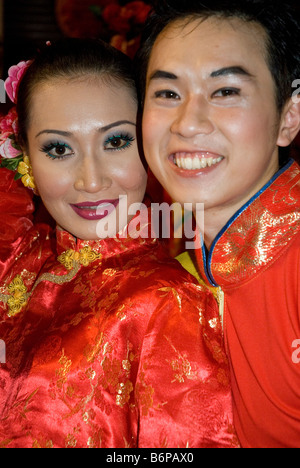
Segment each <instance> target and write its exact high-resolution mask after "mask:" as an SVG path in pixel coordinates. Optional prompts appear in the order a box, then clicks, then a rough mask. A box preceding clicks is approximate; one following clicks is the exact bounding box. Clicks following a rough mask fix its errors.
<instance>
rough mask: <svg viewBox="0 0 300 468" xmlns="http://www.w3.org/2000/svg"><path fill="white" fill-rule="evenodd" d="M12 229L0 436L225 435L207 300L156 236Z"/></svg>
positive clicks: (2, 293)
mask: <svg viewBox="0 0 300 468" xmlns="http://www.w3.org/2000/svg"><path fill="white" fill-rule="evenodd" d="M5 193H7V192H5ZM5 193H4V194H2V195H3V197H6V194H5ZM18 202H20V203H21V205H22V204H23V200H20V197H18V196H17V195H16V197H15V204H16V205H17V204H18ZM4 205H5V203H4ZM16 212H19V211H18V210H17V209H16ZM0 216H1V222H3V223H5V220H6V215H4V216H3V219H2V213H1V212H0ZM16 234H17V236H16V238H15V239H14V241H13V242H12V243H11V244H9V243H8V242H6V243H5V242H4V243H2V249H1V251H0V260H1V262H2V263H1V266H0V338H1V339H2V340H3V341H4V342H5V344H6V364H0V447H9V448H13V447H110V448H118V447H176V448H178V447H187V446H188V447H236V446H237V441H236V436H235V434H234V430H233V425H232V403H231V392H230V385H229V369H228V363H227V359H226V355H225V352H224V348H223V339H222V332H221V326H220V321H219V318H218V309H217V306H216V304H215V302H214V300H213V298H212V296H211V295H210V294H209V293H207V292H204V290H203V289H202V288H201V287H200V286H199V285H198V284H196V283H195V282H194V280H193V278H192V277H190V276H189V275H188V274H187V273H186V272H185V271H184V270H183V269H182V268H181V266H180V265H179V263H177V262H176V261H175V260H173V259H171V258H170V257H169V256H167V255H166V253H165V252H164V250H163V248H162V246H161V245H160V244H159V243H158V242H157V240H155V239H149V240H148V239H141V238H140V239H136V240H133V239H130V238H125V239H120V238H117V239H107V240H102V241H93V242H84V241H80V240H77V241H75V239H74V238H73V237H72V236H71V235H70V234H68V233H66V232H64V231H59V230H58V231H57V232H56V233H55V232H52V231H51V229H50V228H49V227H47V226H46V225H37V226H31V228H30V229H29V230H27V231H26V230H24V233H23V235H22V236H19V233H18V232H17V233H16ZM18 236H19V237H18ZM5 247H7V248H8V250H5ZM86 247H89V248H91V249H92V254H93V255H94V256H96V257H95V258H94V257H88V258H89V262H88V264H87V265H86V266H84V265H80V264H79V263H78V262H79V260H78V258H80V255H81V256H82V257H84V255H83V253H82V252H84V248H86ZM66 251H71V254H72V255H75V253H76V255H77V256H75V257H74V258H75V259H76V258H77V260H76V262H77V263H76V265H77V266H76V268H75V267H74V265H75V264H73V267H71V269H69V270H68V269H67V263H66V258H67V257H66V256H65V257H61V255H62V254H64V255H65V252H66ZM8 252H9V253H8ZM69 254H70V252H69ZM99 254H101V257H100V255H99ZM58 256H60V257H59V259H60V260H58ZM62 258H64V261H63V260H62ZM68 258H69V257H68ZM93 258H94V259H93ZM91 259H92V260H91ZM62 262H63V263H62ZM18 275H19V277H18ZM18 278H19V280H18V281H19V283H16V279H18ZM20 285H21V286H22V287H23V286H24V287H25V288H26V289H27V292H26V293H24V290H22V289H18V287H20ZM14 288H15V289H14ZM22 291H23V292H22ZM25 291H26V290H25ZM24 294H25V296H26V298H27V305H25V306H23V308H22V309H21V310H20V311H19V312H18V313H16V314H15V315H14V316H9V314H10V311H11V303H9V302H8V299H9V298H10V299H11V298H13V300H14V303H15V304H18V301H19V300H20V298H22V297H23V296H24Z"/></svg>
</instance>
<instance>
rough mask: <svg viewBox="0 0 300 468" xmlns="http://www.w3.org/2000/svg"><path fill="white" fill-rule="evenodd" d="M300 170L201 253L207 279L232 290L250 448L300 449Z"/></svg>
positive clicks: (234, 341)
mask: <svg viewBox="0 0 300 468" xmlns="http://www.w3.org/2000/svg"><path fill="white" fill-rule="evenodd" d="M299 242H300V169H299V166H298V165H297V164H296V163H293V164H292V165H291V166H289V167H287V168H285V169H284V170H283V171H282V172H281V173H279V174H278V177H276V178H275V180H274V181H273V182H272V183H271V185H270V186H268V187H267V188H265V189H264V190H263V191H262V193H260V194H258V196H257V197H256V198H255V200H253V201H252V202H251V203H250V205H249V206H246V207H244V209H242V210H241V212H240V213H239V214H238V216H237V217H236V218H235V219H234V220H233V221H231V222H229V223H228V226H227V227H226V229H225V230H224V232H223V233H222V235H221V236H219V238H218V239H217V241H216V243H215V245H214V246H213V249H212V252H211V257H210V260H209V261H206V259H205V258H204V257H203V255H202V254H201V251H198V252H197V257H198V263H199V268H200V270H201V274H202V276H203V278H204V279H206V282H209V281H208V278H209V277H210V278H213V279H214V283H215V284H216V285H218V286H220V287H221V288H222V289H223V291H224V293H225V310H224V334H225V338H226V345H227V351H228V355H229V358H230V365H231V380H232V389H233V397H234V422H235V426H236V430H237V434H238V437H239V440H240V442H241V445H242V446H243V447H299V445H300V363H297V362H294V360H293V353H294V352H295V349H294V347H293V343H294V342H295V340H299V339H300V315H299V311H300V289H299V280H300V249H299V245H300V244H299Z"/></svg>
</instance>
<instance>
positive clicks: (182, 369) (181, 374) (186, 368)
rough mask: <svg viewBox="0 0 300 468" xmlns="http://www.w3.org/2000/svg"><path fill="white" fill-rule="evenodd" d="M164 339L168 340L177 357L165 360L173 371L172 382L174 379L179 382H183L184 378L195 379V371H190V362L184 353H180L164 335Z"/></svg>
mask: <svg viewBox="0 0 300 468" xmlns="http://www.w3.org/2000/svg"><path fill="white" fill-rule="evenodd" d="M165 339H166V340H167V341H168V343H169V344H170V346H171V347H172V348H173V350H174V351H175V353H176V355H177V358H174V359H173V360H172V361H169V360H167V362H169V363H170V365H171V368H172V370H173V372H174V380H172V383H173V382H175V381H176V380H177V381H178V382H180V383H184V382H185V378H187V379H189V380H195V379H196V377H197V376H196V374H195V372H193V371H192V366H191V363H190V362H189V361H188V360H187V358H186V353H183V354H182V353H180V352H179V351H178V350H177V349H176V348H175V346H174V345H173V344H172V343H171V341H170V339H169V338H167V337H166V336H165Z"/></svg>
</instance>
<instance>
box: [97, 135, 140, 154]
mask: <svg viewBox="0 0 300 468" xmlns="http://www.w3.org/2000/svg"><path fill="white" fill-rule="evenodd" d="M133 141H134V138H133V137H131V136H130V135H113V136H111V137H109V138H107V140H106V141H105V142H104V149H105V150H111V151H117V150H122V149H125V148H128V147H129V146H131V144H132V142H133Z"/></svg>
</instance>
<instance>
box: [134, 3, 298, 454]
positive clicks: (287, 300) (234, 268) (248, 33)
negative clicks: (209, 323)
mask: <svg viewBox="0 0 300 468" xmlns="http://www.w3.org/2000/svg"><path fill="white" fill-rule="evenodd" d="M295 17H296V14H295V12H294V11H293V10H292V9H290V7H289V6H288V5H287V4H284V3H282V2H277V1H275V2H274V1H272V2H269V1H265V0H264V1H261V0H257V1H250V0H245V1H243V2H235V1H234V0H233V1H232V0H231V1H229V2H227V1H224V0H223V1H220V0H219V1H218V0H216V1H214V2H211V4H210V2H209V1H201V2H199V1H189V2H181V1H169V2H159V5H158V6H157V8H156V11H155V12H154V14H153V15H152V16H151V17H150V19H149V21H148V24H147V25H146V27H145V34H144V41H143V44H142V47H141V52H140V54H139V57H138V63H139V66H140V69H141V73H140V78H141V80H140V83H141V91H142V96H141V99H142V102H143V108H144V109H143V139H144V150H145V155H146V159H147V161H148V163H149V165H150V167H151V169H152V171H153V173H154V174H155V176H156V177H157V179H158V180H159V182H160V183H161V184H162V185H163V187H164V188H165V189H166V190H167V191H168V193H169V194H170V196H171V197H172V199H174V200H176V201H179V202H181V203H192V204H193V206H194V208H195V207H196V203H204V210H205V211H204V212H205V229H204V231H203V232H201V233H199V236H198V237H199V238H201V239H200V240H203V242H204V244H203V245H202V246H201V244H200V243H199V249H197V250H196V251H195V258H196V262H197V269H198V272H199V273H200V275H201V277H202V280H204V281H205V283H206V284H207V285H208V286H209V287H213V288H217V289H216V290H217V291H218V293H219V297H221V298H222V299H223V300H221V301H220V308H221V309H222V310H221V313H222V320H223V325H224V339H225V344H226V346H227V352H228V357H229V360H230V365H231V379H232V391H233V397H234V415H235V424H236V430H237V433H238V436H239V439H240V442H241V445H242V446H243V447H297V446H299V444H300V359H297V356H298V354H300V352H299V353H298V354H297V349H298V348H300V346H298V343H300V291H299V278H300V249H299V240H300V168H299V166H298V165H297V164H296V163H295V162H294V161H293V160H290V159H289V158H288V156H287V153H288V148H289V146H290V144H291V143H292V141H293V140H294V138H295V137H296V135H297V133H298V132H299V129H300V104H299V101H300V99H299V97H298V92H299V91H300V90H299V88H300V86H299V85H298V86H297V83H299V80H298V81H297V79H299V78H300V53H299V44H300V41H299V38H300V35H299V29H300V28H299V22H298V21H297V20H296V19H295ZM297 88H298V89H297ZM297 346H298V348H297Z"/></svg>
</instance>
